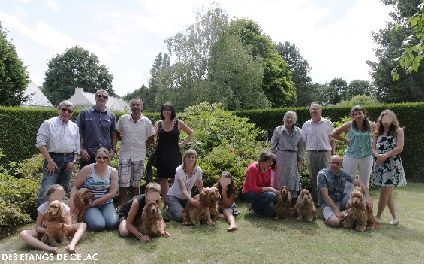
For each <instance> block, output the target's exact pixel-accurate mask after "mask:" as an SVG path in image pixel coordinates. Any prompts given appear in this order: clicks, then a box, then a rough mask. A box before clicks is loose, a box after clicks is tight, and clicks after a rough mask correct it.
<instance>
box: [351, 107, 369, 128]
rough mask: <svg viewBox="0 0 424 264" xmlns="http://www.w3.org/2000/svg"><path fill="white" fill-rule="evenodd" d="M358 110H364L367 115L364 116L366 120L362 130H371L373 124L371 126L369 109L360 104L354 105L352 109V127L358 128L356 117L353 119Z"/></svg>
mask: <svg viewBox="0 0 424 264" xmlns="http://www.w3.org/2000/svg"><path fill="white" fill-rule="evenodd" d="M356 111H362V112H363V113H364V115H365V117H364V122H363V123H362V131H370V130H371V126H370V122H369V121H368V118H367V116H368V111H367V110H365V108H363V107H362V106H360V105H355V106H354V107H352V109H350V117H352V128H353V129H356V130H358V124H356V121H355V119H353V114H354V113H355V112H356Z"/></svg>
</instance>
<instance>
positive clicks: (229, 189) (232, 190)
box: [215, 171, 237, 198]
mask: <svg viewBox="0 0 424 264" xmlns="http://www.w3.org/2000/svg"><path fill="white" fill-rule="evenodd" d="M221 177H226V178H230V179H231V182H230V184H229V185H228V187H227V193H226V194H227V197H228V198H229V197H230V196H231V195H232V194H234V195H235V196H237V188H236V185H235V184H234V180H233V177H232V176H231V173H230V172H229V171H223V172H222V173H221ZM215 186H216V188H218V191H219V194H221V196H222V195H223V193H222V186H221V183H220V182H219V180H218V182H217V183H216V184H215Z"/></svg>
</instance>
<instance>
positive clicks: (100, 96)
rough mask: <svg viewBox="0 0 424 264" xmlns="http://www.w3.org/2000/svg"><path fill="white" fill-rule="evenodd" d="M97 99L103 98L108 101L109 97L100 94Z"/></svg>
mask: <svg viewBox="0 0 424 264" xmlns="http://www.w3.org/2000/svg"><path fill="white" fill-rule="evenodd" d="M96 97H97V98H103V99H106V100H107V98H108V96H107V95H103V94H98V95H96Z"/></svg>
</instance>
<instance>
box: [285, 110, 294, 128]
mask: <svg viewBox="0 0 424 264" xmlns="http://www.w3.org/2000/svg"><path fill="white" fill-rule="evenodd" d="M289 116H291V117H292V118H293V126H294V124H296V122H297V114H296V112H295V111H287V112H286V113H285V114H284V117H283V120H286V118H287V117H289Z"/></svg>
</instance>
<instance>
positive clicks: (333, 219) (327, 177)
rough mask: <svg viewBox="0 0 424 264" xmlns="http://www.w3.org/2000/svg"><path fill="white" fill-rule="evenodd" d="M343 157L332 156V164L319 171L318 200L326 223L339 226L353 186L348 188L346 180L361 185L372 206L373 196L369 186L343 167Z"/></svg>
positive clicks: (368, 202) (367, 201) (369, 204)
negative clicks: (354, 177) (364, 184)
mask: <svg viewBox="0 0 424 264" xmlns="http://www.w3.org/2000/svg"><path fill="white" fill-rule="evenodd" d="M342 161H343V159H342V157H340V156H337V155H334V156H332V157H331V158H330V166H329V167H328V168H324V169H322V170H321V171H320V172H318V187H317V188H318V190H317V191H318V200H319V203H320V205H321V208H322V212H323V215H324V219H325V223H326V224H328V225H329V226H333V227H337V226H340V223H341V222H342V220H343V219H344V215H343V213H342V210H344V209H346V204H347V202H348V200H349V198H350V194H351V192H352V188H346V182H350V183H353V184H354V185H355V186H360V187H361V191H362V192H363V193H364V197H365V201H366V203H367V206H372V201H371V196H370V194H369V191H368V188H367V186H363V185H362V184H361V183H360V182H359V180H358V179H353V177H352V176H351V175H349V174H348V173H347V172H345V171H344V170H342V169H341V167H342Z"/></svg>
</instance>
